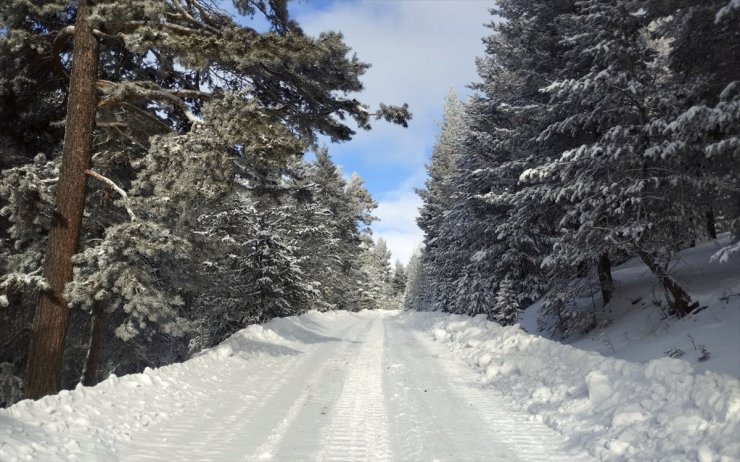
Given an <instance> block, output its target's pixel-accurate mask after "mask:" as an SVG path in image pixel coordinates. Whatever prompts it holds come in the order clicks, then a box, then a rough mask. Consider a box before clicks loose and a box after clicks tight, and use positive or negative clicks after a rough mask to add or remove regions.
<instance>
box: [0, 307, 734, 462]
mask: <svg viewBox="0 0 740 462" xmlns="http://www.w3.org/2000/svg"><path fill="white" fill-rule="evenodd" d="M739 420H740V382H738V381H737V380H736V379H734V378H732V377H730V376H727V375H719V374H713V373H707V374H701V375H695V374H694V373H693V372H692V368H691V365H690V364H689V363H687V362H685V361H683V360H680V359H672V358H664V359H659V360H656V361H652V362H649V363H648V364H638V363H631V362H626V361H623V360H619V359H610V358H604V357H603V356H601V355H599V354H598V353H594V352H587V351H583V350H578V349H575V348H573V347H570V346H567V345H562V344H559V343H557V342H553V341H550V340H547V339H545V338H542V337H540V336H534V335H530V334H527V333H525V332H524V331H522V330H521V329H519V328H517V327H507V328H502V327H500V326H498V325H496V324H494V323H490V322H488V321H486V320H485V319H482V318H480V317H478V318H467V317H465V318H464V317H459V316H449V315H443V314H437V313H399V312H362V313H347V312H332V313H318V312H310V313H308V314H306V315H303V316H299V317H292V318H284V319H275V320H272V321H270V322H269V323H267V324H264V325H262V326H257V325H255V326H249V327H248V328H246V329H244V330H242V331H240V332H238V333H236V334H234V335H233V336H232V337H231V338H230V339H228V340H227V341H225V342H224V343H222V344H221V345H219V346H217V347H215V348H212V349H209V350H206V351H204V352H203V353H201V354H200V355H199V356H198V357H196V358H193V359H191V360H189V361H186V362H184V363H182V364H176V365H171V366H167V367H162V368H160V369H157V370H147V371H145V372H144V373H142V374H135V375H129V376H125V377H121V378H117V377H111V378H109V379H107V380H106V381H104V382H103V383H101V384H99V385H98V386H95V387H91V388H85V387H78V389H76V390H73V391H64V392H62V393H60V394H58V395H55V396H49V397H46V398H43V399H41V400H39V401H36V402H32V401H22V402H20V403H18V404H16V405H15V406H12V407H11V408H9V409H6V410H0V460H3V461H15V460H75V461H86V460H90V461H93V460H122V461H147V460H151V461H155V460H180V461H188V460H193V461H194V460H198V461H203V460H223V461H232V460H255V461H256V460H291V461H293V460H296V461H302V460H307V461H308V460H341V461H359V460H373V461H382V460H387V461H395V460H412V461H417V460H449V461H465V460H485V461H493V460H500V461H537V462H539V461H543V460H548V461H558V460H562V461H569V462H576V461H586V460H594V458H595V459H601V460H671V461H680V460H701V461H710V460H734V459H735V458H737V457H740V445H738V443H737V442H736V438H735V437H736V436H737V434H738V421H739ZM722 457H724V459H721V458H722Z"/></svg>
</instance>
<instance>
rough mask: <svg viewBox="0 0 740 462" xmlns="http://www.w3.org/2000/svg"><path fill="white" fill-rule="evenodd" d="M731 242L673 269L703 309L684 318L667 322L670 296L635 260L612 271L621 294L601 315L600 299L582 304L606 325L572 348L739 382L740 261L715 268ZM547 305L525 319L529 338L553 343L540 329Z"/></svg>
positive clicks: (711, 244) (709, 245)
mask: <svg viewBox="0 0 740 462" xmlns="http://www.w3.org/2000/svg"><path fill="white" fill-rule="evenodd" d="M728 242H729V236H728V235H727V234H723V235H720V236H719V238H718V239H717V240H711V241H707V242H703V243H700V244H699V245H697V246H696V247H693V248H690V249H687V250H684V251H681V252H679V253H678V254H677V255H676V256H675V258H674V259H673V261H672V262H671V265H670V271H671V274H672V275H673V276H674V277H675V278H676V280H677V281H679V282H680V284H682V285H683V286H684V287H686V289H687V290H688V292H689V293H690V294H691V297H692V298H693V299H694V300H697V301H698V302H699V308H698V309H696V310H695V312H694V313H692V314H690V315H689V316H686V317H685V318H681V319H678V318H676V317H675V316H669V315H667V313H666V311H667V309H666V302H665V298H664V297H665V295H664V292H663V289H662V288H661V287H660V284H659V282H658V281H657V279H656V278H655V276H653V275H652V274H651V273H650V271H649V270H648V268H647V267H646V266H645V265H644V264H643V263H642V262H640V261H639V259H637V258H633V259H631V260H629V261H627V262H626V263H624V264H622V265H620V266H618V267H615V268H614V269H613V270H612V274H613V276H614V285H615V292H614V297H613V299H612V301H611V302H610V303H609V304H608V305H607V306H606V307H603V308H602V307H601V306H600V305H601V298H600V295H599V294H595V295H594V298H593V299H591V298H584V299H582V300H580V305H581V306H582V307H584V309H585V310H589V309H592V310H593V311H594V312H595V313H596V315H597V318H598V319H599V320H600V321H601V322H603V323H604V324H606V325H605V326H602V327H597V328H595V329H594V330H592V331H590V332H588V333H587V334H585V335H583V336H580V337H572V338H569V339H567V340H566V342H567V343H568V344H570V345H572V346H574V347H577V348H580V349H586V350H593V351H597V352H599V353H601V354H602V355H605V356H613V357H615V358H620V359H626V360H628V361H636V362H647V361H649V360H652V359H656V358H660V357H664V356H672V357H678V358H681V359H684V360H685V361H687V362H689V363H690V364H691V366H692V368H693V369H694V370H695V371H696V372H697V373H703V372H706V371H712V372H720V373H724V374H729V375H732V376H734V377H736V378H739V377H740V258H735V259H730V260H729V261H726V262H720V261H714V260H712V255H714V254H715V253H716V252H717V251H718V250H719V249H721V248H723V247H724V246H726V245H727V244H728ZM539 309H540V303H535V304H533V305H531V306H529V307H528V308H527V309H526V310H525V311H524V312H523V313H522V314H521V317H520V323H521V326H522V327H523V328H524V329H525V330H526V331H528V332H532V333H537V334H539V335H544V336H545V337H550V338H552V335H550V334H548V332H547V331H543V325H542V324H538V322H537V321H538V318H539Z"/></svg>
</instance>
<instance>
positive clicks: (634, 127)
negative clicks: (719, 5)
mask: <svg viewBox="0 0 740 462" xmlns="http://www.w3.org/2000/svg"><path fill="white" fill-rule="evenodd" d="M558 24H560V25H561V28H562V29H561V31H560V33H561V34H562V36H563V37H565V38H566V39H567V40H566V42H567V44H568V49H567V51H566V52H565V54H564V57H565V66H564V67H565V68H566V69H567V70H568V71H569V72H570V73H572V76H571V77H569V78H562V79H560V80H556V81H555V82H553V83H552V84H551V85H549V86H548V87H547V89H546V91H547V92H548V93H550V94H551V95H552V101H551V104H552V106H553V112H554V113H556V114H560V115H561V117H562V118H561V120H559V121H557V122H555V123H553V124H551V125H550V127H548V129H547V130H545V131H544V132H543V134H542V135H541V138H542V139H547V138H548V137H549V136H550V135H552V134H554V133H561V134H564V133H567V134H569V135H570V136H571V137H573V138H574V139H576V140H579V141H581V142H582V144H581V145H580V146H577V147H574V148H571V149H567V150H565V151H563V152H562V153H561V154H560V155H559V156H558V157H556V158H554V160H552V161H550V162H547V163H545V164H544V165H543V166H541V167H537V168H535V169H532V170H528V171H526V172H524V173H523V174H522V176H521V180H522V181H523V182H528V181H534V182H540V183H541V184H543V185H546V186H547V188H548V191H547V194H546V195H545V199H547V200H551V201H554V202H555V203H557V204H559V206H560V207H564V208H565V213H564V215H563V217H562V219H561V220H560V223H559V225H560V227H561V228H563V229H565V230H566V231H565V232H564V233H562V235H561V236H560V237H559V239H558V243H557V245H556V246H555V247H554V252H553V253H551V255H550V258H548V260H547V262H546V263H547V265H548V266H549V267H550V268H551V270H555V268H557V267H562V265H568V266H570V265H572V264H573V262H579V261H582V260H583V257H584V256H586V257H588V258H589V259H594V258H598V256H599V255H603V254H604V253H605V252H607V251H608V250H609V248H610V247H611V248H615V249H624V250H627V251H629V252H631V253H633V254H636V255H638V256H639V257H640V258H641V259H643V261H644V262H645V263H646V264H647V265H648V267H649V268H650V269H651V270H652V271H653V272H654V273H655V275H656V276H657V277H658V279H659V280H660V282H661V284H662V285H663V286H664V288H665V289H666V292H667V299H668V303H669V305H670V307H671V309H672V311H674V312H675V313H676V314H678V315H681V316H683V315H685V314H687V313H688V312H689V311H690V309H691V308H692V307H693V302H692V301H691V299H690V297H689V296H688V294H687V293H686V291H685V290H684V289H683V288H681V287H680V286H679V285H678V284H677V283H676V281H675V280H674V279H673V278H671V277H670V276H669V275H668V274H667V271H666V270H665V268H664V266H663V263H661V262H660V261H659V260H658V257H657V256H656V254H657V253H660V254H662V255H664V256H668V255H669V254H670V252H672V251H673V250H675V249H676V248H678V247H679V246H680V245H681V244H682V243H684V244H685V243H686V242H688V241H689V240H691V238H692V237H693V236H694V235H695V228H692V227H691V226H687V224H688V223H690V222H691V218H692V213H693V211H692V208H691V206H690V202H688V201H690V198H688V196H686V195H685V194H683V192H685V189H684V188H683V187H682V185H681V184H678V185H677V184H676V183H675V181H672V179H674V178H675V176H674V175H671V170H670V169H667V168H666V167H667V165H666V164H665V163H656V162H654V161H652V160H651V159H650V158H649V157H648V156H645V155H644V154H645V150H646V149H647V147H648V145H649V140H650V130H649V122H650V120H651V117H653V115H654V113H655V110H656V107H657V106H658V105H659V104H660V101H659V98H660V93H659V92H658V88H657V87H656V82H657V78H656V75H655V74H654V72H655V70H656V67H654V66H652V65H651V64H652V63H653V62H655V60H656V59H657V51H656V50H655V49H654V48H653V47H652V46H651V44H650V43H649V41H648V37H647V35H646V27H647V24H646V20H645V19H644V18H643V16H642V15H641V14H633V12H632V11H630V10H629V9H628V8H627V7H626V6H625V5H614V4H612V3H610V2H602V1H598V0H593V1H587V2H582V3H580V4H579V5H578V9H577V11H576V12H575V13H573V14H563V15H561V16H560V17H559V19H558ZM586 31H591V32H589V33H586ZM568 38H569V39H568ZM667 172H668V173H667ZM550 179H555V180H554V181H552V182H551V184H549V185H548V181H549V180H550ZM556 305H557V304H556Z"/></svg>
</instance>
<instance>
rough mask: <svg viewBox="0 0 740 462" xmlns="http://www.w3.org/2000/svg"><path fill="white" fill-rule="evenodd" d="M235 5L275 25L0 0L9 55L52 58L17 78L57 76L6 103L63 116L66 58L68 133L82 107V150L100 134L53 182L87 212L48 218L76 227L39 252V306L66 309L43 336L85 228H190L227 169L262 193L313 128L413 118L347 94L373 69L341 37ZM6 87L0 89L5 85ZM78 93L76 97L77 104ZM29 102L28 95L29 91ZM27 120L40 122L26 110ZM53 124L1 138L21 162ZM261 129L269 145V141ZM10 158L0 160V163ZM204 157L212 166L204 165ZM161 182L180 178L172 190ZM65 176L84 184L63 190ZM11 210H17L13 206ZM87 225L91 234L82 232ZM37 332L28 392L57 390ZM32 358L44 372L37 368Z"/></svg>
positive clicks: (170, 9)
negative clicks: (44, 286)
mask: <svg viewBox="0 0 740 462" xmlns="http://www.w3.org/2000/svg"><path fill="white" fill-rule="evenodd" d="M88 6H89V12H88V10H86V8H88ZM237 10H238V11H239V12H240V13H241V14H246V15H253V14H257V13H258V12H261V13H264V14H265V16H266V17H267V19H268V20H269V21H270V24H271V26H272V27H271V31H270V32H269V33H265V34H260V33H258V32H256V31H255V30H254V29H252V28H250V27H246V26H240V25H238V24H237V23H236V22H235V21H234V20H233V18H230V17H228V16H225V15H224V14H223V13H222V12H221V11H220V10H218V9H216V8H213V7H211V6H210V5H209V4H206V3H204V2H200V1H199V0H196V1H188V2H180V1H178V0H168V1H162V2H152V1H150V0H134V1H132V2H128V3H127V4H126V5H122V4H119V3H116V2H110V1H100V2H95V4H94V5H88V3H86V2H82V3H80V4H77V3H73V2H67V1H55V2H45V3H44V5H43V6H37V5H34V4H32V3H29V2H25V1H22V0H13V1H10V2H4V3H3V5H2V6H0V18H1V21H2V24H0V27H2V28H3V29H4V31H5V33H4V34H3V35H2V37H0V48H2V49H3V50H10V51H11V55H12V56H14V57H17V58H19V59H17V60H16V61H14V63H16V64H17V63H24V62H25V63H28V62H33V61H34V60H35V61H36V62H45V63H46V64H45V65H46V69H47V70H46V71H45V73H42V72H38V73H35V74H33V75H31V73H29V72H26V71H24V73H21V74H20V75H29V76H31V77H33V78H36V79H39V81H40V80H43V79H44V78H45V77H46V75H48V73H50V72H53V73H55V74H56V75H58V76H59V78H60V79H61V81H56V80H54V81H53V85H52V87H53V88H52V90H50V91H49V92H46V91H44V92H38V94H34V93H33V92H30V91H28V90H27V89H28V88H33V86H32V85H29V86H27V87H24V88H23V93H21V94H16V95H13V94H10V97H9V98H5V99H4V100H3V104H6V103H7V104H8V105H7V106H3V108H4V109H5V108H7V109H8V110H9V111H10V113H13V111H15V112H21V111H22V108H23V107H39V106H40V103H41V102H44V103H50V104H56V108H55V109H54V110H53V111H48V114H47V115H45V116H42V117H40V118H38V119H37V123H38V121H41V124H42V125H43V122H44V121H46V120H51V119H50V117H51V116H50V115H53V114H60V115H62V116H63V114H64V111H63V110H61V109H59V102H58V101H54V98H57V99H59V94H60V90H59V89H61V92H62V93H63V91H64V89H65V83H64V79H66V78H68V76H69V68H70V63H71V67H72V75H71V76H70V77H69V78H71V88H72V89H73V90H74V89H75V88H78V87H80V86H82V87H84V88H86V89H87V91H88V93H87V100H86V101H87V104H84V105H82V106H84V108H83V109H85V110H86V111H87V112H84V111H74V112H73V111H69V114H70V116H69V117H68V118H67V120H66V129H67V131H68V132H69V131H70V130H73V129H74V127H75V126H76V125H75V122H74V118H75V117H77V116H78V115H83V114H86V120H88V119H89V120H88V122H90V123H88V128H86V129H85V130H86V132H83V131H80V132H79V133H78V134H77V135H75V137H74V139H79V140H80V143H83V144H85V145H87V146H89V145H91V144H92V140H93V137H94V138H95V146H96V152H95V156H94V157H95V160H94V162H93V164H92V165H90V154H91V152H89V151H88V152H87V153H85V154H84V155H82V156H80V162H81V163H80V162H77V166H78V172H77V174H74V175H72V174H70V173H68V171H69V168H67V167H63V168H62V172H61V175H60V177H59V180H58V181H57V183H58V184H57V185H56V188H57V193H58V195H59V197H60V198H61V199H60V204H62V203H67V202H69V203H70V204H71V203H72V202H74V206H73V207H72V209H73V210H72V211H71V212H70V213H72V212H73V215H75V216H79V217H81V216H82V209H83V206H84V207H86V208H88V210H91V211H93V210H94V212H93V213H90V218H89V219H86V222H85V227H84V228H83V227H82V223H80V224H79V225H77V224H76V219H75V220H69V219H65V220H66V221H65V220H62V221H60V220H56V221H54V222H53V223H52V228H54V227H55V226H57V227H58V226H59V223H65V226H66V225H67V224H70V225H71V224H74V225H75V227H74V228H75V229H72V232H70V233H68V237H69V239H67V244H66V245H65V246H64V248H65V251H64V252H62V253H61V254H60V255H61V256H60V258H59V260H60V263H59V264H56V263H54V264H52V263H53V260H52V259H51V255H52V253H49V258H47V267H48V268H54V270H55V271H56V270H60V274H62V276H61V277H60V278H59V280H58V281H50V282H52V284H51V287H52V289H53V291H54V292H53V293H52V292H48V293H49V294H52V295H53V296H51V297H47V295H44V296H43V297H42V303H43V300H44V299H45V298H48V299H52V300H55V301H56V306H57V308H58V309H57V310H56V311H57V312H58V313H61V314H62V315H64V316H62V317H61V318H60V317H58V316H57V317H56V318H55V319H56V321H57V322H56V323H55V328H54V329H51V331H53V332H55V334H54V335H49V336H48V338H49V339H52V338H56V339H62V341H63V339H64V337H65V329H66V322H65V321H64V319H62V318H63V317H65V316H66V315H67V307H66V303H65V301H64V298H63V296H62V292H61V291H62V289H63V287H64V284H65V283H66V282H68V281H69V280H70V278H71V276H72V273H71V268H72V267H71V264H70V263H69V261H70V259H69V257H70V256H71V254H72V253H73V252H75V251H76V247H77V246H76V244H77V242H78V241H79V240H81V239H82V240H83V248H82V250H83V251H84V250H85V249H87V248H88V246H89V245H91V244H92V243H93V242H98V241H93V240H92V239H90V240H88V239H87V237H90V238H94V239H99V238H101V237H103V239H105V233H104V230H105V229H106V228H108V227H110V226H115V225H117V224H120V223H122V222H124V221H127V220H130V221H135V222H136V221H142V222H148V221H154V222H157V223H159V224H163V225H165V226H166V227H168V228H170V229H172V230H174V231H175V232H176V233H181V234H188V232H187V230H189V229H191V228H193V226H194V223H195V221H196V220H197V213H198V211H199V210H203V209H204V208H206V207H208V206H209V205H213V201H215V200H220V199H221V198H223V197H225V196H226V195H227V194H228V192H229V190H230V189H231V188H232V187H234V186H235V185H236V182H235V181H234V179H235V178H234V176H235V174H236V175H238V176H239V181H240V184H241V185H244V186H246V187H247V188H250V189H259V188H263V189H264V188H266V187H267V188H268V189H269V188H270V187H272V185H273V183H274V182H275V179H276V178H279V173H278V171H279V170H280V169H281V168H283V166H284V165H285V164H286V163H287V162H288V161H289V160H291V159H295V158H296V157H297V156H300V154H301V153H302V152H303V151H304V150H305V149H306V147H307V146H309V145H311V144H312V143H314V142H315V140H316V137H317V136H318V135H319V134H323V135H326V136H328V137H329V138H331V139H332V140H335V141H342V140H348V139H350V138H351V136H352V135H353V134H354V132H353V131H352V129H350V128H349V127H348V126H347V125H345V124H344V122H342V120H343V119H346V118H347V117H349V118H352V119H354V121H355V122H356V123H357V125H358V126H359V127H360V128H363V129H367V128H369V127H370V121H371V119H373V118H374V119H381V118H382V119H385V120H388V121H392V122H394V123H399V124H401V125H405V124H406V121H407V120H408V118H409V117H410V114H409V113H408V110H407V108H406V107H405V106H403V107H390V106H385V105H381V107H380V109H379V110H378V111H377V112H375V113H371V112H370V111H368V108H367V107H366V106H364V105H362V104H361V103H360V102H359V101H357V100H356V99H354V98H350V97H348V96H347V94H348V92H354V91H359V90H360V89H361V88H362V86H361V83H360V81H359V77H360V76H361V74H362V73H363V72H364V70H365V69H366V68H367V65H365V64H364V63H361V62H360V61H359V60H357V59H356V58H354V57H352V58H349V57H347V56H346V55H347V53H348V51H349V48H348V47H347V46H346V45H344V43H343V42H342V38H341V36H340V35H339V34H335V33H328V34H322V35H321V36H319V37H318V38H311V37H307V36H305V35H304V34H303V33H302V31H301V30H300V28H299V27H298V26H297V24H295V23H294V22H293V21H291V20H290V19H289V18H288V16H287V7H286V3H285V2H283V1H276V2H269V3H265V2H239V4H238V5H237ZM88 18H89V21H88ZM75 20H77V21H79V22H80V25H79V27H73V22H74V21H75ZM93 32H94V33H93ZM83 38H87V39H88V42H85V41H84V40H83ZM85 43H87V45H89V46H88V50H91V49H92V48H90V47H93V48H95V47H99V49H100V52H99V56H98V57H97V58H96V57H95V56H94V54H95V53H93V54H92V55H91V54H90V53H86V54H85V53H82V52H83V51H84V48H85V46H86V45H85ZM19 44H24V45H23V46H19ZM25 44H35V45H34V46H25ZM78 54H79V55H80V56H85V57H87V58H88V62H89V63H90V64H91V65H92V64H94V65H95V66H97V67H98V70H97V71H96V72H92V70H91V69H90V68H89V66H86V65H83V64H84V63H85V61H83V60H82V59H81V58H80V56H77V55H78ZM4 56H5V55H3V57H4ZM39 58H41V59H39ZM71 58H74V59H71ZM16 64H13V67H15V66H16ZM84 69H87V70H88V72H87V74H86V75H87V80H84V79H81V78H80V77H79V76H78V75H77V74H79V72H80V71H81V70H84ZM2 75H3V77H2V78H0V80H1V81H3V82H6V81H7V80H6V79H5V75H6V74H4V73H3V74H2ZM91 76H92V77H91ZM91 82H92V85H90V83H91ZM82 84H85V85H82ZM6 88H7V87H6V86H3V91H4V92H6ZM18 88H21V87H18ZM6 93H7V92H6ZM72 95H73V93H70V104H74V103H73V98H72ZM23 98H26V100H24V99H23ZM34 98H36V102H33V103H29V102H28V101H27V100H33V99H34ZM96 100H97V101H99V102H98V103H97V104H96ZM34 105H35V106H34ZM82 106H80V107H81V108H82ZM73 114H74V115H73ZM91 115H92V116H91ZM335 116H337V117H335ZM59 118H61V117H59ZM57 120H58V119H57ZM91 120H94V123H95V130H94V131H93V129H92V122H91ZM23 123H28V124H31V123H34V120H32V118H31V117H25V118H24V119H23ZM58 134H59V130H58V129H57V130H56V132H55V131H54V130H48V129H46V130H45V132H44V131H41V130H40V131H39V135H38V136H39V138H38V139H26V140H24V139H20V138H19V139H10V140H6V139H3V140H0V141H2V143H6V144H8V145H12V146H13V149H14V150H15V149H16V147H17V146H20V148H22V149H21V150H20V152H21V153H22V154H21V155H19V156H17V157H16V158H17V159H20V162H24V161H23V159H24V158H25V159H28V158H29V157H28V154H26V153H25V152H23V149H25V150H26V152H28V151H27V150H30V149H33V147H34V146H38V145H41V143H40V142H39V140H42V139H43V137H46V138H54V137H55V136H56V137H57V138H56V139H57V140H59V141H61V140H60V139H59V137H58ZM152 135H156V136H154V137H153V138H152ZM268 139H269V140H271V141H270V143H266V142H265V141H264V140H268ZM150 140H151V141H150ZM67 141H68V143H66V144H67V145H66V146H65V152H66V151H67V150H69V149H72V148H73V147H74V144H72V141H73V137H72V136H71V135H70V136H68V137H67ZM75 149H76V148H75ZM186 153H187V155H186ZM24 156H25V157H24ZM64 159H65V160H64V161H63V162H62V164H63V165H64V164H65V163H69V160H70V159H72V158H71V157H70V156H68V155H65V156H64ZM131 160H133V162H132V161H131ZM14 162H15V161H14ZM5 165H6V164H5V161H4V163H3V168H5ZM205 165H209V166H213V165H217V166H219V167H220V168H215V169H204V168H203V167H204V166H205ZM90 167H92V168H90ZM106 170H107V171H106ZM203 172H209V174H212V176H204V175H203ZM88 177H90V178H93V179H95V180H96V181H97V183H95V184H94V185H93V186H92V194H94V195H99V196H100V197H101V198H107V197H110V196H111V195H113V196H117V197H118V198H119V199H118V200H116V201H112V200H108V199H105V201H101V205H102V204H106V203H108V204H110V203H112V204H116V205H118V206H120V209H118V211H114V210H113V209H111V208H110V207H109V206H108V207H105V206H98V205H97V204H93V203H92V202H93V201H91V200H90V199H91V195H90V194H87V195H86V194H85V186H86V184H87V178H88ZM167 181H171V182H170V183H169V185H170V186H174V188H172V189H173V190H172V191H169V190H168V187H167V184H166V182H167ZM67 184H70V185H72V186H74V188H76V190H77V191H78V192H80V191H81V193H80V194H77V195H76V196H75V195H70V194H66V193H65V194H63V195H62V194H60V191H62V190H64V188H66V187H67V186H65V185H67ZM127 191H128V192H127ZM170 193H172V194H170ZM86 198H87V202H88V204H87V205H85V204H84V203H85V199H86ZM191 199H195V201H194V202H190V200H191ZM186 203H188V204H187V205H186ZM3 206H4V204H3ZM10 207H11V209H12V208H17V207H16V205H15V204H10ZM120 212H125V213H124V214H121V213H120ZM64 213H67V212H64ZM91 226H92V227H91ZM93 230H94V231H93ZM83 231H84V232H85V233H88V232H89V236H83V235H82V233H83ZM58 241H59V239H57V238H56V237H55V234H54V232H53V229H52V233H51V234H50V241H49V248H50V249H58V248H59V245H58V243H57V242H58ZM100 245H102V246H105V245H108V244H100ZM60 265H62V266H60ZM65 268H66V269H65ZM48 271H51V269H49V270H48ZM48 271H47V275H48ZM170 276H172V277H175V275H170ZM45 293H46V292H45ZM6 298H7V295H6ZM38 312H39V315H38V318H39V323H40V324H42V323H44V322H46V321H44V319H46V318H45V313H47V312H49V311H48V310H45V309H44V308H43V305H41V307H40V309H39V311H38ZM36 337H37V338H36V340H35V342H36V344H37V346H36V347H34V353H33V354H32V355H31V358H30V361H29V365H30V369H29V373H30V375H29V377H32V379H31V381H30V382H29V384H28V388H29V392H30V393H31V396H40V395H43V394H45V393H48V392H51V391H54V390H56V389H57V387H58V380H59V370H60V368H61V363H60V362H59V361H60V360H61V352H62V347H63V345H62V343H61V342H56V343H55V344H54V345H53V347H52V348H50V349H49V350H48V352H47V353H46V356H48V357H47V358H46V359H50V358H51V357H54V358H58V359H59V361H57V360H56V359H55V360H53V361H47V360H46V359H42V356H44V355H45V353H43V351H42V349H41V348H40V347H39V346H38V345H41V343H38V342H40V341H41V340H40V339H41V336H36ZM40 364H44V365H45V366H48V368H49V369H47V370H45V371H41V370H40V369H39V367H38V366H39V365H40ZM34 368H35V369H34ZM32 370H35V371H37V372H39V371H40V372H39V373H36V372H31V371H32Z"/></svg>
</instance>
